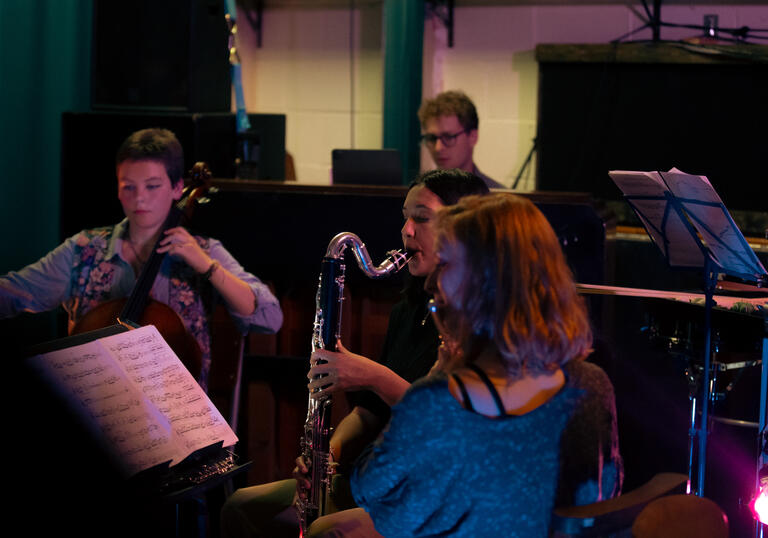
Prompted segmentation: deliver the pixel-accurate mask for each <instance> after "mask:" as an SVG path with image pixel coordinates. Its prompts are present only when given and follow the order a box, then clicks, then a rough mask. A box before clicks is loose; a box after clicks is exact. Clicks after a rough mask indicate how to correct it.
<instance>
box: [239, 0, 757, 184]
mask: <svg viewBox="0 0 768 538" xmlns="http://www.w3.org/2000/svg"><path fill="white" fill-rule="evenodd" d="M639 14H642V7H641V6H640V4H637V6H634V7H631V6H627V5H600V6H587V5H579V6H568V5H558V6H554V5H553V6H531V5H527V6H501V7H459V8H456V10H455V28H454V46H453V47H452V48H448V46H447V34H446V31H445V28H444V27H443V26H442V24H441V23H439V22H438V21H437V20H436V19H435V18H434V17H430V18H427V19H426V21H425V35H424V85H423V93H424V95H425V96H428V95H429V96H431V95H434V94H436V93H438V92H440V91H442V90H447V89H462V90H463V91H465V92H466V93H467V94H468V95H469V96H470V97H471V98H472V99H473V101H474V102H475V105H476V106H477V109H478V114H479V116H480V140H479V142H478V145H477V147H476V152H475V161H476V162H477V164H478V167H479V168H480V169H481V170H482V171H483V172H485V173H486V174H488V175H490V176H491V177H493V178H494V179H496V180H498V181H501V182H502V183H505V184H507V185H511V184H512V182H513V180H514V178H515V177H516V175H517V174H518V171H519V170H520V167H521V166H522V164H523V162H524V160H525V158H526V156H527V154H528V152H529V150H530V148H531V144H532V140H533V137H534V133H535V132H536V107H537V94H538V68H537V64H536V61H535V59H534V49H535V47H536V45H537V44H539V43H607V42H609V41H611V40H613V39H615V38H617V37H619V36H621V35H623V34H625V33H627V32H630V31H633V30H635V29H637V28H639V27H640V26H642V25H643V21H642V19H641V18H640V17H639V16H638V15H639ZM705 14H716V15H718V17H719V24H720V26H721V27H728V28H738V27H741V26H749V27H752V28H768V5H743V6H740V5H710V4H696V3H695V2H691V3H690V4H688V5H668V6H667V5H665V6H664V7H663V8H662V20H663V21H664V22H668V23H678V24H695V25H698V24H701V23H702V20H703V16H704V15H705ZM381 18H382V10H381V6H376V5H374V6H370V5H369V6H366V7H362V8H358V9H355V10H353V11H352V13H350V11H349V10H348V9H342V8H336V9H334V8H325V9H319V8H318V9H307V8H295V7H294V8H276V9H267V10H265V12H264V22H263V36H262V39H263V46H262V48H260V49H259V48H256V45H255V43H256V41H255V36H254V34H253V31H252V29H251V28H250V27H249V25H248V24H247V23H246V22H245V17H244V16H243V15H240V16H239V21H240V25H239V29H240V37H239V46H240V51H241V57H242V60H243V73H244V79H243V85H244V88H245V94H246V106H247V108H248V110H249V111H252V112H279V113H284V114H286V115H287V133H286V137H287V138H286V149H287V150H288V152H290V153H291V154H292V156H293V158H294V161H295V165H296V173H297V179H298V181H300V182H303V183H315V184H327V183H328V182H329V177H330V155H331V150H332V149H333V148H342V147H356V148H376V147H381V139H382V134H381V128H382V113H381V112H382V79H383V58H382V56H383V44H382V41H383V39H382V28H383V23H382V20H381ZM696 33H697V32H696V31H695V30H690V29H668V28H664V29H662V34H661V37H662V39H681V38H685V37H690V36H693V35H695V34H696ZM650 37H651V33H650V30H649V29H645V30H643V31H641V32H638V33H637V34H635V35H634V36H632V39H649V38H650ZM350 43H351V46H350ZM432 167H434V164H433V163H432V162H431V160H430V158H429V156H428V155H427V154H426V152H423V154H422V168H424V169H428V168H432ZM534 178H535V170H534V169H533V165H531V167H529V169H528V170H527V173H526V174H525V175H524V176H523V177H522V179H521V182H520V184H519V186H518V188H519V189H520V190H531V189H533V187H534Z"/></svg>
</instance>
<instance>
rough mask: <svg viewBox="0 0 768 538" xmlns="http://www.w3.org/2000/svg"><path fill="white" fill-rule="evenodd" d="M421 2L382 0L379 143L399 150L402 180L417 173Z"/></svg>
mask: <svg viewBox="0 0 768 538" xmlns="http://www.w3.org/2000/svg"><path fill="white" fill-rule="evenodd" d="M423 42H424V1H423V0H386V1H385V3H384V119H383V125H384V127H383V129H384V132H383V136H382V138H383V146H384V147H385V148H395V149H398V150H400V155H401V157H402V162H403V183H404V184H408V183H410V181H411V180H412V179H413V178H414V177H415V176H416V174H417V173H418V172H419V154H420V153H419V135H420V132H421V131H420V128H419V120H418V117H417V116H416V113H417V112H418V110H419V105H420V104H421V73H422V65H421V64H422V50H423Z"/></svg>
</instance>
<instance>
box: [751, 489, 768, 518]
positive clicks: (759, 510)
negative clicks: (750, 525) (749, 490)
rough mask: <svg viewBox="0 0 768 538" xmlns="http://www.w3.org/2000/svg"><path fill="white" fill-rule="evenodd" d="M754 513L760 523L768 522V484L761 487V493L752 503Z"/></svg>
mask: <svg viewBox="0 0 768 538" xmlns="http://www.w3.org/2000/svg"><path fill="white" fill-rule="evenodd" d="M750 508H751V509H752V514H753V515H754V516H755V519H757V520H758V521H760V523H763V524H768V485H765V486H763V487H762V488H760V493H759V494H758V496H757V497H755V499H754V500H753V501H752V502H751V503H750Z"/></svg>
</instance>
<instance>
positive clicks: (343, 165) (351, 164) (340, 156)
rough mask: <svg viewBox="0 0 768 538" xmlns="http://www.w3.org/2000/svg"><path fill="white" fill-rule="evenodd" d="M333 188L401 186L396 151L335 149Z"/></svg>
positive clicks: (401, 177) (332, 169) (332, 168)
mask: <svg viewBox="0 0 768 538" xmlns="http://www.w3.org/2000/svg"><path fill="white" fill-rule="evenodd" d="M331 177H332V183H333V184H334V185H402V184H403V169H402V165H401V162H400V152H399V151H398V150H396V149H334V150H332V151H331Z"/></svg>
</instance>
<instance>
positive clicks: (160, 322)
mask: <svg viewBox="0 0 768 538" xmlns="http://www.w3.org/2000/svg"><path fill="white" fill-rule="evenodd" d="M210 179H211V172H210V170H209V169H208V165H207V164H206V163H204V162H198V163H195V165H194V167H193V168H192V170H191V171H190V181H189V185H187V186H186V187H185V188H184V191H183V192H182V195H181V198H180V199H179V200H178V202H176V203H175V204H174V205H173V206H171V209H170V211H169V212H168V216H167V217H166V219H165V222H164V223H163V227H162V230H161V233H160V236H159V238H158V240H157V243H156V244H155V246H154V248H153V249H152V254H151V255H150V257H149V259H148V260H147V262H146V263H145V264H144V267H143V268H142V270H141V273H140V274H139V276H138V278H137V280H136V284H135V285H134V287H133V290H132V291H131V294H130V295H129V296H128V297H125V298H120V299H112V300H110V301H106V302H104V303H102V304H100V305H98V306H96V307H94V308H93V309H91V310H90V311H88V313H86V314H85V315H84V316H83V317H82V318H80V319H79V320H78V321H77V323H75V325H74V327H73V328H72V331H71V333H70V334H73V335H75V334H81V333H84V332H88V331H93V330H96V329H102V328H104V327H108V326H110V325H114V324H115V323H118V324H121V325H127V326H132V327H135V326H143V325H154V326H155V327H156V328H157V330H158V331H159V332H160V334H161V336H162V337H163V339H164V340H165V341H166V342H167V343H168V345H169V346H170V347H171V349H173V351H174V353H176V355H177V356H178V357H179V359H181V362H182V364H184V366H185V367H186V368H187V370H189V372H190V373H191V374H192V375H193V376H194V377H195V379H199V378H200V373H201V368H202V352H201V350H200V345H199V344H198V343H197V340H195V338H194V337H193V336H192V335H191V334H190V333H189V332H188V331H187V329H186V327H185V326H184V322H183V321H182V319H181V317H180V316H179V314H178V313H177V312H176V311H175V310H173V309H172V308H171V307H170V306H168V305H167V304H165V303H162V302H160V301H157V300H155V299H152V298H150V297H149V292H150V291H151V290H152V285H153V284H154V282H155V278H156V277H157V274H158V272H159V271H160V267H161V266H162V263H163V260H164V258H165V256H166V253H159V252H157V248H158V246H159V242H160V240H161V239H162V237H163V233H162V232H164V231H165V230H168V229H170V228H174V227H176V226H180V225H183V223H184V222H185V221H188V220H189V218H191V216H192V212H193V209H194V207H195V205H196V204H197V203H203V202H205V201H207V199H206V198H205V195H206V194H207V193H208V191H209V190H210Z"/></svg>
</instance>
